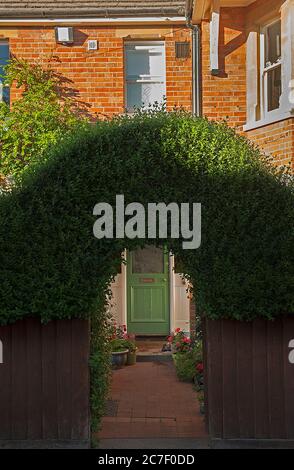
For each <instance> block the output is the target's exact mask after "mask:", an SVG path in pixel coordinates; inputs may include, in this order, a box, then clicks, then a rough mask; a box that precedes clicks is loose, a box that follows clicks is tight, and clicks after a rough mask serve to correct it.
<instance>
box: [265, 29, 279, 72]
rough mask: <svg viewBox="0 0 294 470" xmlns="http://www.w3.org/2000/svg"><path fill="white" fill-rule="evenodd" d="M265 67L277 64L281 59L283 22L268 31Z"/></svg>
mask: <svg viewBox="0 0 294 470" xmlns="http://www.w3.org/2000/svg"><path fill="white" fill-rule="evenodd" d="M265 49H266V50H265V66H266V67H268V66H269V65H271V64H275V63H276V62H277V61H278V59H280V57H281V21H277V22H276V23H274V24H272V25H270V26H268V27H267V29H266V46H265Z"/></svg>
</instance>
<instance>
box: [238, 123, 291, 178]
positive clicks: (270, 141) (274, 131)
mask: <svg viewBox="0 0 294 470" xmlns="http://www.w3.org/2000/svg"><path fill="white" fill-rule="evenodd" d="M246 136H247V137H248V139H250V140H252V141H253V142H255V143H256V144H257V145H258V146H259V147H260V148H261V149H262V150H263V151H264V152H265V153H267V154H271V155H272V156H273V158H274V163H275V164H276V165H278V166H288V167H290V168H291V169H292V171H293V172H294V119H291V118H290V119H286V120H285V121H280V122H275V123H273V124H270V125H268V126H264V127H260V128H258V129H254V130H251V131H248V132H246Z"/></svg>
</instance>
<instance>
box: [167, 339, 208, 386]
mask: <svg viewBox="0 0 294 470" xmlns="http://www.w3.org/2000/svg"><path fill="white" fill-rule="evenodd" d="M202 354H203V353H202V342H201V341H196V342H195V343H194V344H193V347H192V348H191V349H190V350H189V351H187V352H177V353H176V354H173V360H174V364H175V367H176V373H177V376H178V379H179V380H181V381H183V382H192V381H193V380H194V378H195V376H196V375H197V373H198V372H197V365H199V364H200V363H202V361H203V357H202Z"/></svg>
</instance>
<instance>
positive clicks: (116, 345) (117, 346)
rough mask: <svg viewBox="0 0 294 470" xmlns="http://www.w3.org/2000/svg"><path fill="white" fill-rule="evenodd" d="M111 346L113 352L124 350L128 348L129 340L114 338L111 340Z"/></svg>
mask: <svg viewBox="0 0 294 470" xmlns="http://www.w3.org/2000/svg"><path fill="white" fill-rule="evenodd" d="M110 348H111V351H112V352H122V351H126V350H128V349H129V348H128V341H127V340H125V339H113V340H112V341H110Z"/></svg>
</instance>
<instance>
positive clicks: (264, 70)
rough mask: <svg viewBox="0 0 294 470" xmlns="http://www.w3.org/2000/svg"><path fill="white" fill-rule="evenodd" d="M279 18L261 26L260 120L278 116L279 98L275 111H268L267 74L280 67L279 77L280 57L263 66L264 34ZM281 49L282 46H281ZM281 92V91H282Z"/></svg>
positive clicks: (264, 51)
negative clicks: (272, 62)
mask: <svg viewBox="0 0 294 470" xmlns="http://www.w3.org/2000/svg"><path fill="white" fill-rule="evenodd" d="M280 20H281V18H280V17H279V18H276V19H275V20H273V21H271V22H270V23H268V24H266V25H265V26H263V28H262V29H261V33H260V90H261V116H262V119H271V118H275V117H276V116H279V115H280V109H281V97H280V104H279V107H278V108H277V109H273V110H272V111H269V110H268V75H269V72H271V71H272V70H275V69H277V68H278V67H281V75H282V73H283V65H282V56H280V58H279V59H278V60H277V62H275V63H274V64H271V65H269V66H266V65H265V53H266V39H265V38H266V33H267V30H268V28H269V27H270V26H272V25H274V24H275V23H277V22H278V21H280ZM281 48H282V45H281ZM282 92H283V91H282Z"/></svg>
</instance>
